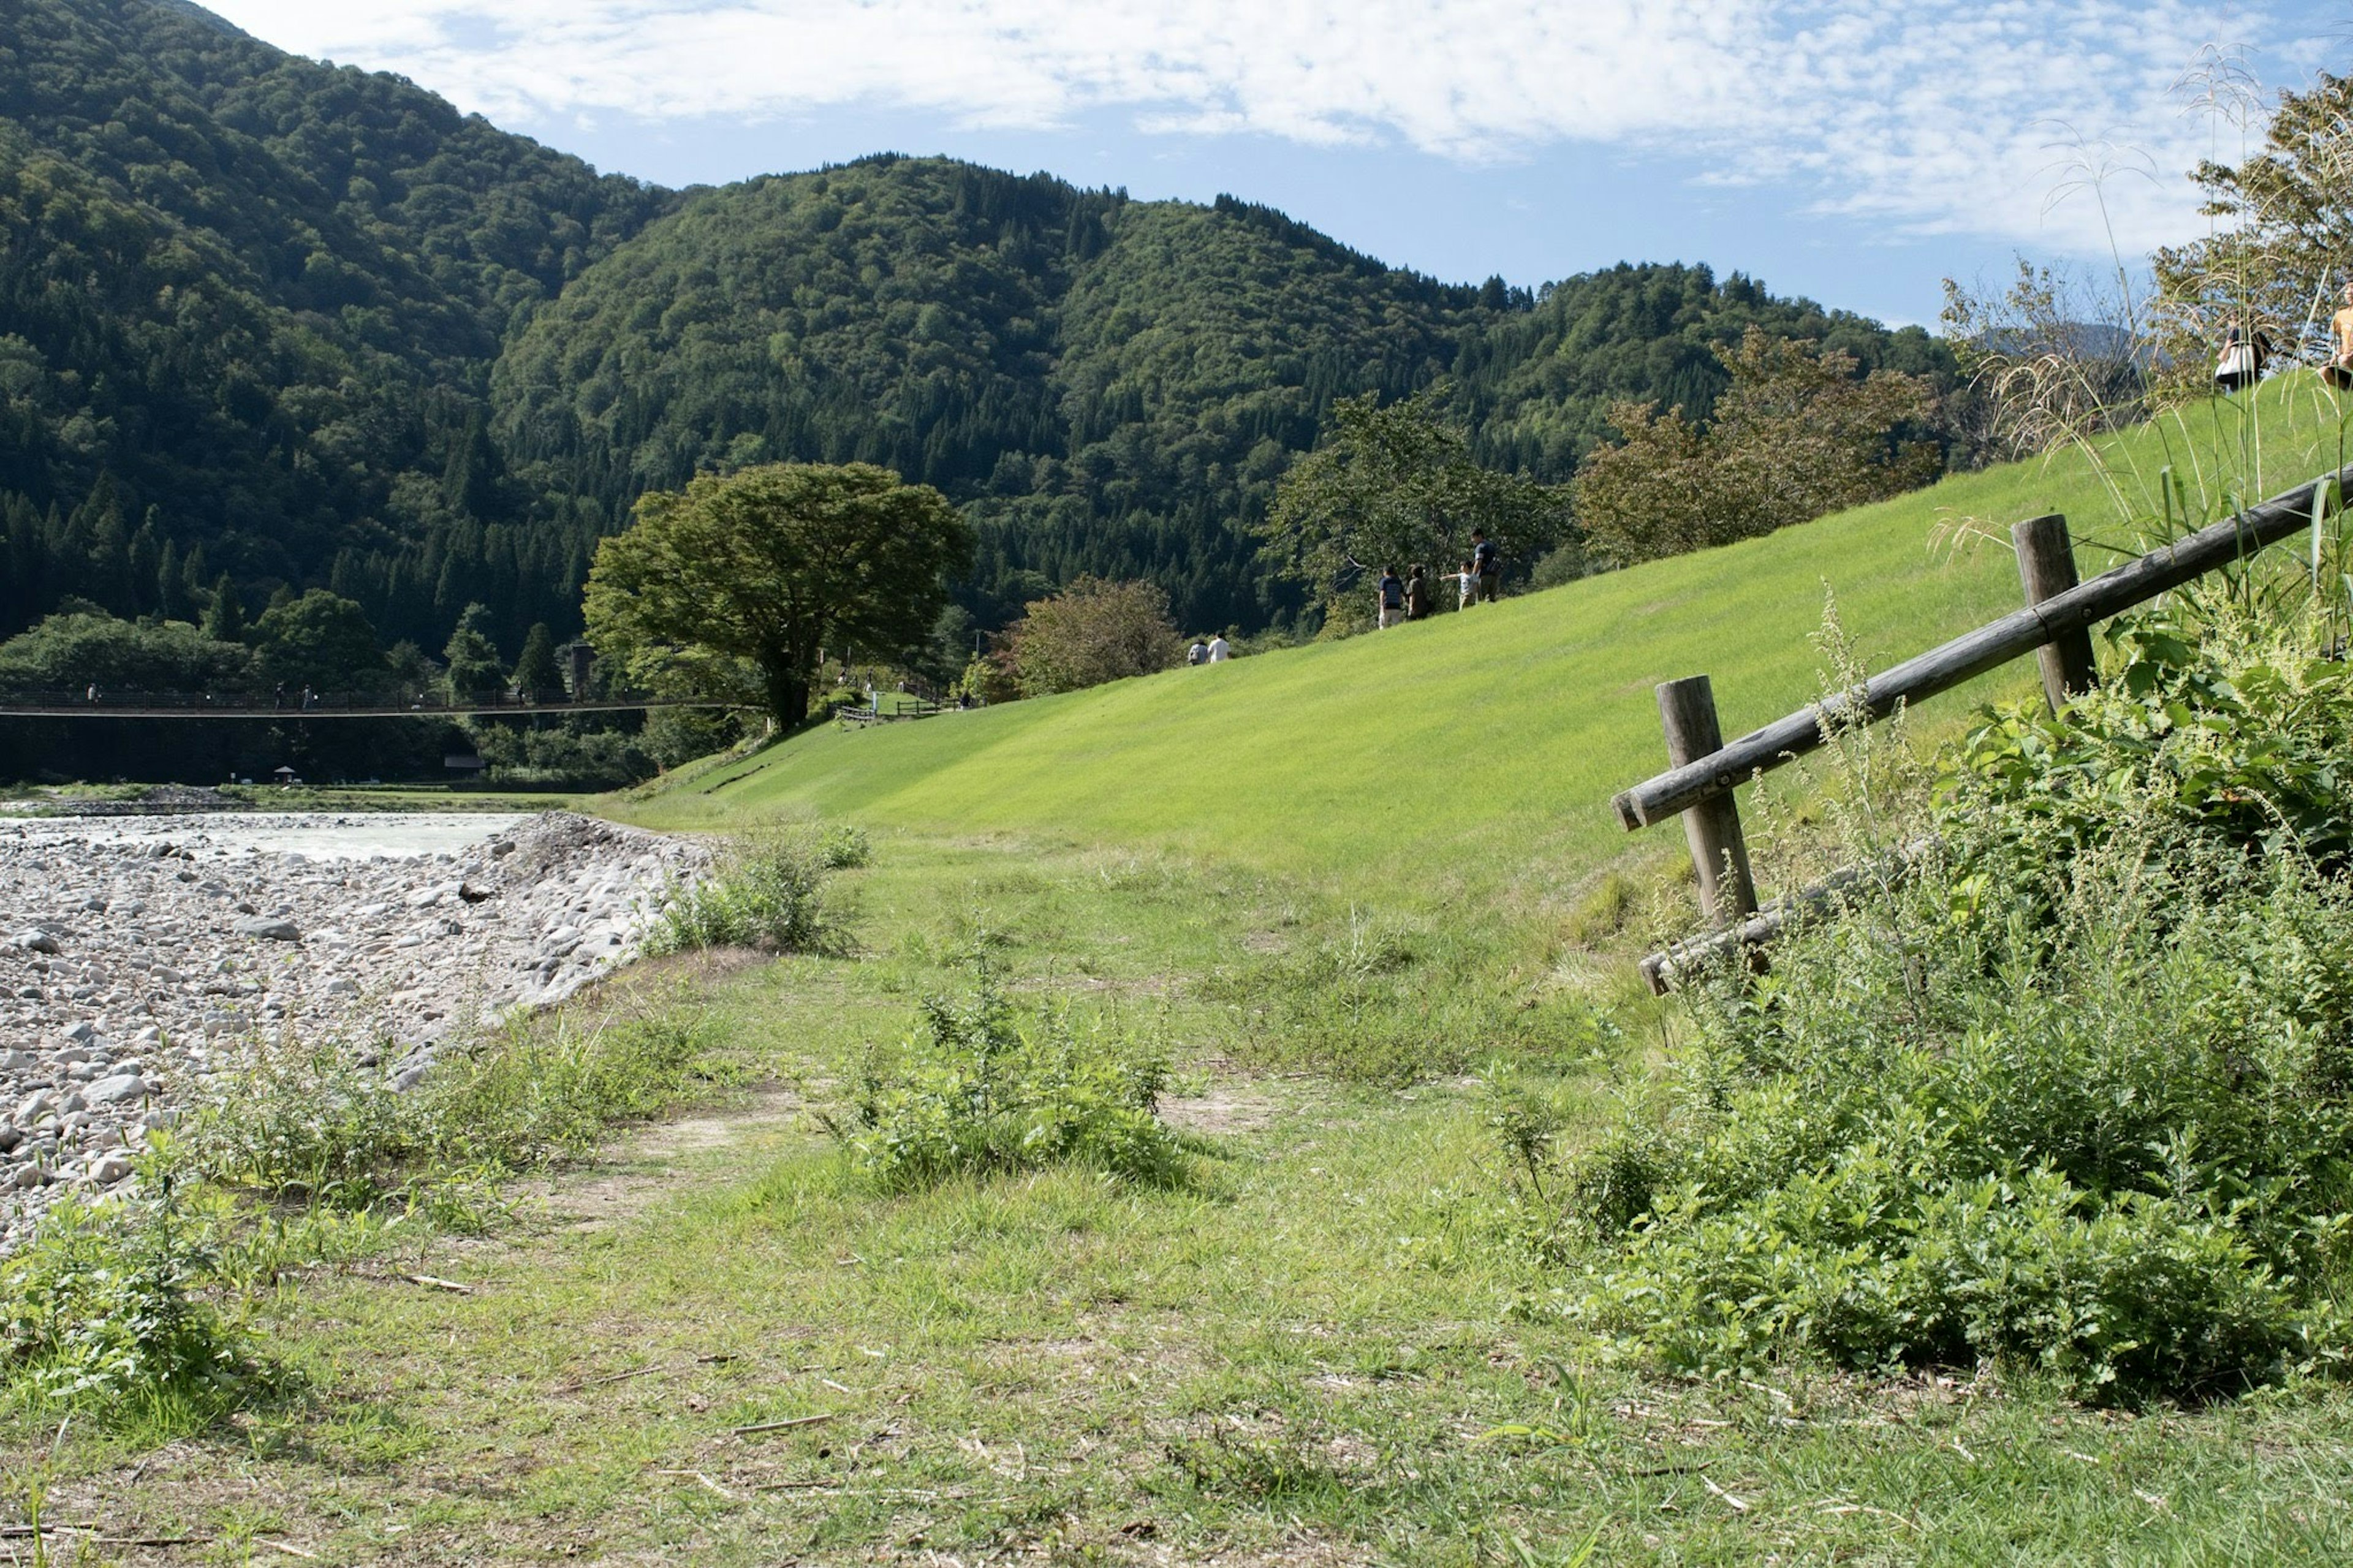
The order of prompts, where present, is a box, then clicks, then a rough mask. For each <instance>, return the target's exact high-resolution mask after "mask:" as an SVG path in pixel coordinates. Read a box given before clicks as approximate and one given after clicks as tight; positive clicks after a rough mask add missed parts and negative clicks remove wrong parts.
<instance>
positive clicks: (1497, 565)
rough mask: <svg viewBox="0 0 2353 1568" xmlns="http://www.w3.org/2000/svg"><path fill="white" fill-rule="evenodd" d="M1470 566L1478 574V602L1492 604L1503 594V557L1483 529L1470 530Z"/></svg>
mask: <svg viewBox="0 0 2353 1568" xmlns="http://www.w3.org/2000/svg"><path fill="white" fill-rule="evenodd" d="M1471 567H1472V570H1473V571H1475V572H1476V573H1478V574H1479V593H1478V602H1479V603H1480V604H1482V605H1492V604H1493V603H1494V602H1495V601H1496V600H1498V599H1500V598H1502V597H1503V596H1504V558H1503V556H1502V555H1501V554H1499V553H1497V552H1496V550H1495V542H1494V541H1493V540H1492V539H1490V538H1488V537H1487V533H1486V531H1485V530H1484V529H1478V528H1474V529H1472V531H1471Z"/></svg>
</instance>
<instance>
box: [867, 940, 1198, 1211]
mask: <svg viewBox="0 0 2353 1568" xmlns="http://www.w3.org/2000/svg"><path fill="white" fill-rule="evenodd" d="M964 966H965V970H966V972H967V973H969V974H970V976H971V980H972V989H971V991H970V993H969V994H967V995H965V996H963V997H961V998H946V997H934V998H932V999H931V1000H928V1001H926V1002H925V1003H924V1004H923V1013H922V1016H921V1017H920V1019H919V1020H918V1021H917V1024H916V1026H915V1027H914V1029H913V1031H912V1032H911V1033H910V1034H909V1035H908V1037H906V1039H905V1040H903V1041H902V1042H901V1043H900V1044H899V1045H898V1046H897V1047H895V1048H892V1049H887V1050H879V1051H876V1052H874V1053H872V1054H871V1055H870V1056H869V1057H868V1058H867V1059H866V1061H865V1063H864V1065H863V1067H862V1068H861V1069H860V1073H859V1077H858V1080H857V1084H856V1088H855V1090H854V1092H853V1095H852V1098H851V1100H850V1103H849V1106H848V1107H847V1108H846V1109H845V1110H844V1111H842V1112H841V1113H840V1114H839V1115H833V1116H828V1118H827V1126H828V1129H829V1130H830V1131H832V1132H833V1133H834V1134H835V1136H837V1137H839V1139H840V1140H841V1141H842V1142H843V1143H844V1144H846V1145H847V1146H848V1148H849V1152H850V1156H851V1159H852V1161H853V1162H854V1163H855V1164H856V1166H857V1168H858V1170H859V1171H860V1173H862V1174H864V1175H865V1176H866V1177H867V1178H869V1179H870V1180H871V1181H872V1182H873V1183H874V1184H876V1185H878V1186H880V1187H881V1188H882V1189H884V1190H885V1191H892V1192H899V1191H906V1190H910V1189H913V1188H920V1187H927V1186H933V1185H935V1184H939V1183H941V1182H943V1181H946V1180H948V1179H949V1178H951V1177H954V1176H957V1175H961V1174H965V1173H976V1174H982V1175H987V1174H995V1173H1010V1172H1020V1171H1035V1170H1041V1169H1045V1168H1047V1167H1050V1166H1054V1165H1077V1166H1081V1167H1083V1168H1085V1169H1089V1170H1094V1171H1100V1172H1102V1173H1104V1174H1106V1175H1110V1176H1113V1177H1117V1178H1119V1179H1121V1180H1123V1181H1129V1182H1135V1183H1140V1184H1147V1185H1155V1186H1175V1185H1179V1184H1182V1183H1183V1182H1184V1181H1185V1179H1186V1175H1187V1170H1186V1158H1185V1150H1184V1146H1183V1144H1182V1142H1180V1141H1179V1139H1178V1137H1177V1135H1176V1132H1175V1131H1174V1130H1172V1129H1171V1128H1170V1127H1169V1126H1168V1125H1167V1124H1166V1122H1164V1121H1161V1120H1160V1118H1159V1116H1158V1114H1157V1107H1158V1104H1159V1098H1160V1094H1161V1091H1162V1090H1163V1089H1165V1088H1166V1086H1167V1082H1168V1072H1169V1069H1168V1064H1167V1061H1166V1058H1165V1057H1164V1056H1163V1055H1162V1054H1161V1052H1160V1051H1159V1050H1158V1049H1157V1048H1156V1047H1153V1046H1151V1045H1150V1044H1148V1043H1145V1042H1143V1041H1140V1040H1138V1039H1137V1038H1136V1037H1134V1034H1133V1032H1132V1031H1130V1030H1129V1029H1128V1028H1127V1027H1125V1026H1124V1024H1123V1022H1122V1020H1121V1019H1120V1018H1119V1017H1118V1016H1115V1015H1114V1016H1096V1017H1092V1018H1087V1019H1082V1018H1080V1017H1079V1016H1076V1014H1075V1013H1074V1011H1073V1009H1072V1008H1071V1005H1069V1004H1068V1003H1067V1002H1066V1001H1061V1000H1052V1001H1048V1002H1046V1003H1044V1004H1042V1005H1038V1006H1035V1007H1032V1008H1030V1009H1028V1010H1026V1011H1025V1010H1020V1009H1017V1008H1016V1007H1015V1006H1014V1005H1013V1003H1012V1002H1011V1001H1010V1000H1009V999H1008V997H1007V996H1006V994H1005V992H1004V988H1003V986H1002V984H1001V983H1000V981H999V979H998V976H997V969H996V966H995V964H994V963H993V962H992V961H991V959H990V957H989V954H988V947H987V943H986V942H976V943H975V944H974V946H973V948H972V949H971V951H970V952H969V954H968V955H967V956H966V957H965V961H964Z"/></svg>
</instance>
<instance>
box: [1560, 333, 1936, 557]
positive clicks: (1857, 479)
mask: <svg viewBox="0 0 2353 1568" xmlns="http://www.w3.org/2000/svg"><path fill="white" fill-rule="evenodd" d="M1723 358H1724V362H1725V367H1726V368H1727V369H1729V370H1730V372H1731V373H1732V389H1731V390H1730V391H1729V392H1727V393H1725V395H1723V396H1722V397H1721V398H1719V399H1717V400H1716V405H1715V422H1714V423H1713V424H1712V425H1710V426H1708V427H1707V428H1705V429H1704V430H1703V429H1700V428H1699V427H1697V426H1694V425H1693V424H1691V423H1690V422H1689V421H1687V420H1686V419H1684V417H1683V411H1682V410H1681V409H1680V408H1671V409H1669V410H1668V411H1667V412H1666V413H1664V414H1661V413H1660V412H1659V411H1658V405H1656V404H1642V403H1621V404H1619V405H1617V406H1616V407H1615V408H1614V409H1613V410H1612V411H1611V414H1610V418H1611V421H1612V422H1613V423H1614V424H1615V425H1616V426H1618V428H1619V429H1620V431H1621V432H1622V433H1623V435H1624V437H1625V439H1624V440H1623V442H1621V443H1620V444H1619V445H1617V446H1614V447H1600V448H1599V449H1597V450H1596V451H1595V452H1594V453H1593V454H1592V455H1591V456H1590V457H1588V458H1587V459H1586V461H1585V464H1584V466H1583V467H1582V468H1579V469H1578V470H1577V481H1576V493H1577V521H1578V524H1579V525H1580V526H1581V527H1582V528H1583V529H1584V530H1585V531H1586V533H1587V535H1588V537H1589V538H1590V540H1591V541H1592V542H1593V544H1594V546H1595V547H1596V549H1597V550H1599V552H1602V553H1603V554H1605V555H1607V556H1608V557H1609V558H1611V559H1613V560H1615V561H1617V562H1618V563H1620V564H1625V563H1631V562H1636V561H1647V560H1651V559H1652V558H1653V557H1656V556H1662V555H1674V554H1679V553H1681V552H1684V551H1687V550H1699V549H1704V548H1705V547H1707V546H1709V545H1715V544H1727V543H1730V542H1732V541H1734V540H1736V539H1746V538H1750V537H1752V536H1754V535H1756V534H1760V533H1769V532H1771V531H1773V530H1775V529H1777V528H1785V527H1787V526H1788V525H1789V524H1790V523H1793V522H1805V521H1809V520H1810V519H1813V518H1817V517H1820V516H1822V515H1824V514H1825V513H1828V512H1831V511H1835V510H1838V509H1839V508H1841V507H1847V506H1855V505H1858V504H1860V503H1862V502H1863V501H1868V500H1879V499H1881V498H1882V497H1885V496H1891V495H1896V494H1900V493H1901V492H1903V491H1905V490H1907V489H1915V488H1916V487H1918V486H1920V485H1923V484H1926V483H1927V482H1928V481H1929V480H1931V479H1935V478H1936V475H1937V474H1938V473H1939V472H1941V471H1942V470H1943V468H1944V453H1943V451H1942V449H1941V448H1940V447H1938V446H1937V445H1936V442H1934V441H1932V440H1927V439H1925V438H1923V437H1925V434H1926V430H1927V427H1928V425H1929V421H1930V420H1931V419H1932V417H1933V416H1934V415H1935V412H1936V389H1935V387H1934V386H1933V385H1932V384H1930V383H1929V382H1927V381H1926V379H1924V378H1922V377H1919V376H1914V375H1906V374H1904V373H1903V372H1901V371H1892V370H1880V371H1873V373H1872V374H1869V375H1868V376H1863V377H1860V378H1858V377H1857V376H1856V375H1855V374H1854V372H1855V362H1854V361H1853V359H1852V357H1850V356H1849V355H1847V354H1845V353H1840V352H1838V351H1836V350H1831V351H1829V352H1826V353H1816V352H1815V350H1814V348H1813V346H1812V345H1811V344H1809V343H1806V342H1801V341H1799V340H1796V339H1788V338H1774V337H1769V336H1767V334H1766V333H1764V332H1762V331H1757V329H1756V328H1753V327H1752V328H1750V329H1749V330H1748V331H1747V333H1746V335H1744V336H1743V337H1742V339H1741V342H1740V346H1739V347H1738V348H1737V349H1734V350H1731V351H1728V352H1725V353H1724V355H1723Z"/></svg>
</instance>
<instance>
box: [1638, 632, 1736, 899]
mask: <svg viewBox="0 0 2353 1568" xmlns="http://www.w3.org/2000/svg"><path fill="white" fill-rule="evenodd" d="M1659 723H1660V726H1661V727H1662V729H1664V730H1665V731H1666V733H1667V760H1668V761H1669V762H1670V763H1672V764H1673V765H1674V766H1676V767H1681V766H1683V764H1684V763H1691V762H1696V761H1698V760H1699V759H1700V758H1702V757H1704V756H1708V755H1710V754H1711V753H1713V752H1717V751H1720V750H1722V749H1723V746H1724V733H1723V731H1721V730H1720V729H1719V728H1718V727H1717V725H1716V721H1715V690H1714V689H1713V688H1712V687H1710V686H1709V684H1708V679H1707V677H1706V676H1704V675H1694V676H1693V677H1691V678H1690V679H1685V680H1670V681H1667V682H1666V683H1665V684H1663V685H1662V686H1661V687H1660V688H1659ZM1683 837H1685V838H1686V839H1688V840H1689V841H1690V843H1691V852H1692V864H1693V865H1694V866H1695V867H1696V868H1698V870H1699V901H1700V908H1701V910H1702V911H1703V912H1704V913H1705V914H1706V916H1707V918H1708V919H1709V920H1710V921H1713V922H1714V923H1715V924H1716V925H1729V924H1730V923H1732V922H1733V921H1737V920H1741V919H1745V918H1746V917H1747V916H1749V915H1753V914H1755V913H1756V912H1757V883H1756V879H1754V878H1753V877H1752V876H1751V875H1750V874H1749V870H1748V844H1747V841H1746V839H1744V838H1743V837H1741V835H1740V807H1739V806H1738V805H1736V803H1735V802H1734V800H1733V798H1732V792H1731V791H1730V790H1725V791H1724V792H1723V793H1721V794H1718V795H1710V796H1709V797H1708V798H1707V799H1705V800H1704V801H1701V802H1700V803H1699V804H1698V805H1694V806H1693V807H1691V808H1690V809H1689V810H1687V811H1685V812H1684V813H1683Z"/></svg>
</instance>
